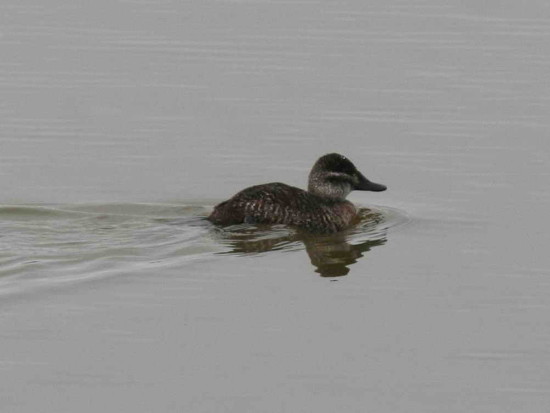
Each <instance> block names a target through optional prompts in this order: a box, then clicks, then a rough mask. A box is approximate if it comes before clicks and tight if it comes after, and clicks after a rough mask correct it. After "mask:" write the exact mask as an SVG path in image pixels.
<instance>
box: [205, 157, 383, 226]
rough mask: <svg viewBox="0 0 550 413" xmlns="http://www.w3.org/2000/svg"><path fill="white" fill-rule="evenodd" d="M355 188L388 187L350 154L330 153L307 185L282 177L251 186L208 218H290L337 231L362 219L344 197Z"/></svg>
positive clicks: (230, 222) (295, 223)
mask: <svg viewBox="0 0 550 413" xmlns="http://www.w3.org/2000/svg"><path fill="white" fill-rule="evenodd" d="M353 190H358V191H385V190H386V187H385V186H384V185H381V184H376V183H374V182H371V181H369V180H368V179H367V178H365V177H364V176H363V174H361V172H359V171H358V170H357V168H356V167H355V165H353V163H352V162H351V161H350V160H349V159H347V158H346V157H344V156H342V155H339V154H337V153H331V154H328V155H325V156H322V157H321V158H319V159H318V160H317V162H315V165H313V168H312V170H311V172H310V174H309V183H308V190H307V191H304V190H302V189H299V188H295V187H293V186H289V185H286V184H282V183H278V182H276V183H270V184H264V185H257V186H251V187H250V188H246V189H244V190H242V191H241V192H239V193H237V194H236V195H235V196H233V197H232V198H231V199H229V200H227V201H225V202H222V203H221V204H219V205H217V206H216V207H215V208H214V211H213V212H212V214H211V215H210V216H209V217H208V219H209V220H210V221H212V222H213V223H215V224H220V225H233V224H241V223H249V224H286V225H291V226H293V227H297V228H300V229H304V230H306V231H309V232H315V233H334V232H338V231H342V230H344V229H346V228H349V227H350V226H352V225H353V224H355V223H357V222H358V217H357V210H356V208H355V206H354V205H353V204H352V203H351V202H349V201H347V200H346V196H347V195H348V194H349V193H350V192H351V191H353Z"/></svg>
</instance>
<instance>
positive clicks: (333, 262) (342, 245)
mask: <svg viewBox="0 0 550 413" xmlns="http://www.w3.org/2000/svg"><path fill="white" fill-rule="evenodd" d="M359 215H360V216H361V218H360V219H361V220H362V222H363V223H365V224H366V225H367V226H370V225H376V224H377V223H379V222H380V221H381V219H382V216H381V215H380V214H379V213H376V212H373V211H370V210H368V209H361V210H360V211H359ZM268 229H269V230H268V232H264V231H262V229H261V228H258V227H247V228H243V227H235V228H234V229H233V230H228V231H224V232H223V237H224V238H225V240H226V242H225V243H226V244H227V245H228V246H229V247H230V248H231V250H230V251H227V252H224V253H223V254H253V253H260V252H266V251H272V250H280V249H289V248H291V247H292V246H293V244H296V243H303V244H304V245H305V248H306V251H307V253H308V255H309V259H310V260H311V263H312V264H313V265H314V266H315V268H316V270H315V271H316V272H317V273H319V274H320V275H321V276H322V277H339V276H342V275H346V274H348V273H349V268H348V267H349V266H350V265H352V264H354V263H355V262H357V260H358V259H359V258H361V257H362V256H363V254H364V253H365V252H367V251H369V250H370V249H371V248H373V247H376V246H379V245H384V244H385V243H386V237H385V232H384V233H377V234H376V236H374V234H373V235H372V238H371V239H368V240H363V241H360V242H358V243H355V244H352V243H350V242H348V240H347V238H348V237H349V236H350V231H341V232H338V233H336V234H322V235H318V234H317V235H316V234H311V233H308V232H304V231H299V232H289V231H284V230H282V229H281V228H279V229H277V228H273V227H269V228H268ZM364 229H366V228H364Z"/></svg>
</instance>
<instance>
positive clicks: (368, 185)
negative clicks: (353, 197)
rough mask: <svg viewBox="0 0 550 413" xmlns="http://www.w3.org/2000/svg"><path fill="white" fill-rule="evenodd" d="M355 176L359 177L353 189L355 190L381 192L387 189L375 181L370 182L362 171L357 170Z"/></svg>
mask: <svg viewBox="0 0 550 413" xmlns="http://www.w3.org/2000/svg"><path fill="white" fill-rule="evenodd" d="M357 177H358V178H359V183H358V184H357V185H355V188H353V189H355V190H357V191H374V192H382V191H385V190H386V189H388V188H387V187H386V185H382V184H377V183H376V182H371V181H369V180H368V179H367V178H365V177H364V176H363V174H362V173H360V172H358V173H357Z"/></svg>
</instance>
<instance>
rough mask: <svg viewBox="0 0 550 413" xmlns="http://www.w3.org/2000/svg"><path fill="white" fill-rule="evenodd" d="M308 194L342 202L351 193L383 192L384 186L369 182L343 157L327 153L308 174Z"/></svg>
mask: <svg viewBox="0 0 550 413" xmlns="http://www.w3.org/2000/svg"><path fill="white" fill-rule="evenodd" d="M307 190H308V192H310V193H312V194H315V195H319V196H322V197H323V198H332V199H335V200H344V199H346V196H348V194H349V193H350V192H351V191H376V192H380V191H385V190H386V186H385V185H382V184H377V183H374V182H371V181H369V180H368V179H367V178H365V176H364V175H363V174H362V173H361V172H359V171H358V170H357V168H356V167H355V165H354V164H353V163H352V162H351V161H350V160H349V159H348V158H346V157H345V156H342V155H340V154H338V153H329V154H328V155H324V156H321V157H320V158H319V159H318V160H317V162H315V165H313V168H312V169H311V172H310V173H309V182H308V188H307Z"/></svg>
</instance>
